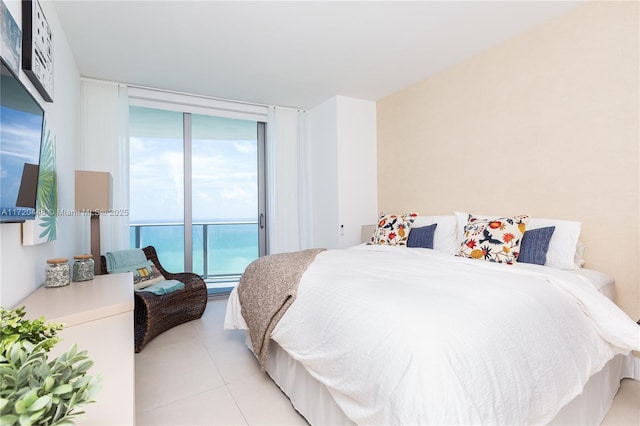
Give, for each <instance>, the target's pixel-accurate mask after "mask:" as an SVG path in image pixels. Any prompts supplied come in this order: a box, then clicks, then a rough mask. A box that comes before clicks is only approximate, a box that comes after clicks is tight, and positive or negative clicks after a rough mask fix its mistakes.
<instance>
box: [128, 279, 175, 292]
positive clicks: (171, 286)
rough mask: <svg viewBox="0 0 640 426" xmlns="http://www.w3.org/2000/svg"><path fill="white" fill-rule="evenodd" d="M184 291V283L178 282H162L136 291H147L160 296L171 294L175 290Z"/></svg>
mask: <svg viewBox="0 0 640 426" xmlns="http://www.w3.org/2000/svg"><path fill="white" fill-rule="evenodd" d="M182 289H184V283H182V282H180V281H178V280H164V281H160V282H157V283H155V284H153V285H150V286H148V287H145V288H141V289H137V290H136V291H148V292H151V293H153V294H157V295H162V294H168V293H172V292H174V291H176V290H182Z"/></svg>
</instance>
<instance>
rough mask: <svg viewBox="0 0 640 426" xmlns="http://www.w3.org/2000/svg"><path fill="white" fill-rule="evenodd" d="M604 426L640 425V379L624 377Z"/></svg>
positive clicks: (603, 423)
mask: <svg viewBox="0 0 640 426" xmlns="http://www.w3.org/2000/svg"><path fill="white" fill-rule="evenodd" d="M602 425H603V426H614V425H618V426H623V425H624V426H626V425H633V426H637V425H640V381H638V380H631V379H624V380H623V381H622V382H621V383H620V390H618V394H617V395H616V397H615V399H614V400H613V404H612V405H611V409H610V410H609V412H608V413H607V415H606V416H605V418H604V420H603V421H602Z"/></svg>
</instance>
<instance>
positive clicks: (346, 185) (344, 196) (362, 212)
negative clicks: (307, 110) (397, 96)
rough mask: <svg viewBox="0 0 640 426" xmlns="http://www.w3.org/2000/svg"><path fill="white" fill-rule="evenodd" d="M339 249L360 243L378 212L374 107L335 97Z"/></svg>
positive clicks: (358, 100)
mask: <svg viewBox="0 0 640 426" xmlns="http://www.w3.org/2000/svg"><path fill="white" fill-rule="evenodd" d="M337 104H338V114H337V121H338V182H339V185H338V194H339V196H338V203H339V205H340V209H339V222H340V225H341V226H342V228H341V236H340V244H339V246H340V248H346V247H351V246H354V245H356V244H358V243H360V230H361V226H362V225H368V224H372V223H375V222H376V218H377V208H378V181H377V174H378V170H377V166H378V164H377V154H376V151H377V150H376V103H375V102H371V101H364V100H361V99H354V98H347V97H345V96H338V97H337Z"/></svg>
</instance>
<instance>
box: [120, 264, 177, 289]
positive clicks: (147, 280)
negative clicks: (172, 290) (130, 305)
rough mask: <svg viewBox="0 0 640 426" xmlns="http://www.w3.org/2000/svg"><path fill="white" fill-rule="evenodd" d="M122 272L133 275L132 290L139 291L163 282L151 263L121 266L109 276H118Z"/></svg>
mask: <svg viewBox="0 0 640 426" xmlns="http://www.w3.org/2000/svg"><path fill="white" fill-rule="evenodd" d="M122 272H131V273H132V274H133V288H134V289H136V290H140V289H142V288H145V287H149V286H150V285H153V284H156V283H158V282H160V281H164V280H165V279H164V276H163V275H162V274H161V273H160V271H158V268H156V265H154V264H153V262H152V261H150V260H147V261H144V262H142V263H139V264H136V265H130V266H123V267H121V268H118V269H114V270H112V271H111V272H109V273H110V274H118V273H122Z"/></svg>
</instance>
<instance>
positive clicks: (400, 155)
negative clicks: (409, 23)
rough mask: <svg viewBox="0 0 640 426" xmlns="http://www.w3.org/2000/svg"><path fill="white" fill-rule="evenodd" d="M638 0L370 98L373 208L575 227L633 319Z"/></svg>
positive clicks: (574, 14)
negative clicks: (374, 110)
mask: <svg viewBox="0 0 640 426" xmlns="http://www.w3.org/2000/svg"><path fill="white" fill-rule="evenodd" d="M638 40H639V6H638V3H637V2H624V3H619V2H596V3H589V4H585V5H583V6H579V7H577V8H576V9H573V10H572V11H570V12H568V13H567V14H565V15H563V16H561V17H559V18H556V19H554V20H552V21H549V22H547V23H545V24H543V25H541V26H539V27H536V28H534V29H532V30H530V31H528V32H526V33H523V34H521V35H519V36H517V37H514V38H513V39H511V40H509V41H508V42H506V43H504V44H502V45H499V46H497V47H494V48H492V49H490V50H488V51H485V52H483V53H481V54H479V55H477V56H475V57H473V58H471V59H469V60H467V61H465V62H462V63H459V64H457V65H455V66H453V67H451V68H449V69H448V70H445V71H444V72H441V73H439V74H437V75H435V76H433V77H430V78H427V79H426V80H424V81H422V82H419V83H417V84H415V85H413V86H411V87H409V88H407V89H405V90H402V91H400V92H398V93H395V94H393V95H391V96H389V97H387V98H385V99H383V100H381V101H380V102H378V120H377V123H378V200H379V205H378V207H379V210H385V211H396V212H404V211H407V210H412V211H417V212H418V213H421V214H450V213H452V212H453V211H454V210H462V211H471V212H476V213H479V214H520V213H527V214H530V215H532V216H537V217H547V218H558V219H571V220H578V221H581V222H582V224H583V227H582V234H581V240H582V241H583V242H584V243H585V245H586V250H585V258H586V260H587V264H586V265H585V266H586V267H589V268H593V269H600V270H602V271H604V272H607V273H609V274H611V275H613V276H614V277H615V279H616V282H617V302H618V304H619V305H620V306H621V307H622V308H623V309H624V310H625V311H626V312H627V313H628V314H629V315H631V317H632V318H634V319H635V320H637V319H638V318H640V277H639V274H640V270H639V262H640V260H639V259H640V231H639V227H638V222H639V220H640V219H639V215H640V201H639V192H640V176H639V171H638V169H639V165H640V158H639V124H638V123H639V121H640V108H639V99H640V88H639V84H638V80H639V74H640V66H639V41H638Z"/></svg>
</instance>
